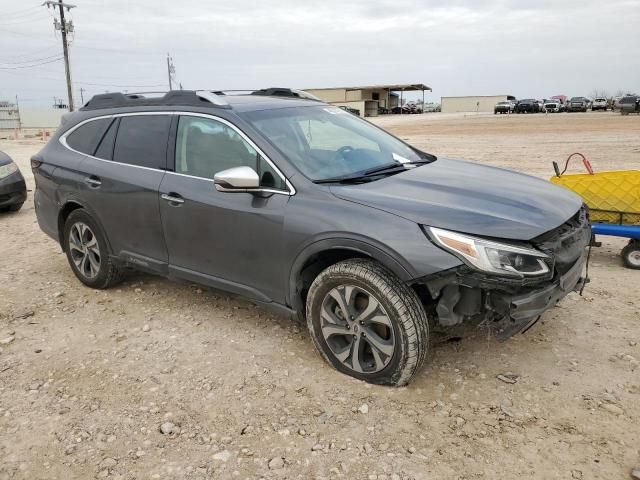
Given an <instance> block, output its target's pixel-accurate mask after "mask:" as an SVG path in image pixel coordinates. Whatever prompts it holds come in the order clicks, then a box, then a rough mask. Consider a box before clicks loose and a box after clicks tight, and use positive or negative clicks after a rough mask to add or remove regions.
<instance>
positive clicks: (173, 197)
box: [160, 192, 184, 205]
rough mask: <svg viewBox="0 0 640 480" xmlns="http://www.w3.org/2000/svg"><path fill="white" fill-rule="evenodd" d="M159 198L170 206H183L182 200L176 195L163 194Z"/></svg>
mask: <svg viewBox="0 0 640 480" xmlns="http://www.w3.org/2000/svg"><path fill="white" fill-rule="evenodd" d="M160 198H162V199H163V200H166V201H167V202H169V203H171V204H178V205H180V204H183V203H184V198H182V196H181V195H178V194H177V193H173V192H171V193H163V194H162V195H160Z"/></svg>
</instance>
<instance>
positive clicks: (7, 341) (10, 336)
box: [0, 335, 16, 345]
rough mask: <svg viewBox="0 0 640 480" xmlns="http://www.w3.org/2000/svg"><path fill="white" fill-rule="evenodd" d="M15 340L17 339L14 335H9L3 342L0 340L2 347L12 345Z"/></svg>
mask: <svg viewBox="0 0 640 480" xmlns="http://www.w3.org/2000/svg"><path fill="white" fill-rule="evenodd" d="M15 339H16V337H15V336H14V335H9V336H8V337H5V338H3V339H2V340H0V345H9V344H10V343H13V341H14V340H15Z"/></svg>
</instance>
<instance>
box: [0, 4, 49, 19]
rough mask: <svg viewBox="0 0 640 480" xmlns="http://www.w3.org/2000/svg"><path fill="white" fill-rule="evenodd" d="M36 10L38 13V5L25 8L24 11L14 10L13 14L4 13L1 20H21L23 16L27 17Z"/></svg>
mask: <svg viewBox="0 0 640 480" xmlns="http://www.w3.org/2000/svg"><path fill="white" fill-rule="evenodd" d="M36 10H38V11H40V5H34V6H32V7H29V8H25V9H24V10H16V11H14V12H6V13H4V14H3V16H2V18H4V19H5V20H15V19H17V18H22V17H25V16H29V15H31V14H32V13H35V12H36Z"/></svg>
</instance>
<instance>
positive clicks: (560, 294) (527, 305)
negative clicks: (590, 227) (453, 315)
mask: <svg viewBox="0 0 640 480" xmlns="http://www.w3.org/2000/svg"><path fill="white" fill-rule="evenodd" d="M585 264H586V255H582V257H581V258H580V259H579V260H578V261H577V262H576V263H575V265H574V266H573V267H572V268H571V269H570V270H569V271H568V272H567V273H565V274H564V275H562V276H560V277H559V278H558V279H557V280H556V281H555V282H553V283H552V284H551V285H547V286H545V287H542V288H539V289H534V290H532V291H530V292H527V293H524V294H521V295H517V294H516V295H509V294H503V293H496V294H494V295H493V296H494V297H497V298H496V299H497V300H498V302H499V303H501V304H503V305H506V304H508V305H509V307H508V309H509V314H508V318H503V322H500V323H501V324H500V325H499V329H498V331H497V332H496V337H497V338H498V339H499V340H506V339H508V338H510V337H512V336H513V335H515V334H516V333H519V332H522V331H526V330H528V328H530V327H531V326H532V325H533V324H534V323H536V322H537V321H538V319H539V318H540V315H542V314H543V313H544V312H545V311H546V310H548V309H550V308H551V307H553V306H554V305H555V304H556V303H558V302H559V301H560V300H561V299H562V298H564V297H565V296H566V295H567V294H568V293H570V292H574V291H578V290H580V289H581V288H582V285H583V283H584V282H585V278H584V277H583V276H582V271H583V269H584V266H585ZM494 301H495V299H494Z"/></svg>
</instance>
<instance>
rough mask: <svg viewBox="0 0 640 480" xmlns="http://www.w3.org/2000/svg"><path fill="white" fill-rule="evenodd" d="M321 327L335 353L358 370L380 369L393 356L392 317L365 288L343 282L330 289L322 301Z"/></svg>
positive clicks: (345, 363)
mask: <svg viewBox="0 0 640 480" xmlns="http://www.w3.org/2000/svg"><path fill="white" fill-rule="evenodd" d="M320 327H321V330H322V336H323V337H324V340H325V341H326V343H327V345H328V346H329V349H330V350H331V353H332V354H333V356H334V357H335V358H336V359H337V360H339V361H340V362H341V363H342V364H343V365H344V366H346V367H347V368H349V369H351V370H353V371H355V372H358V373H375V372H378V371H380V370H382V369H383V368H385V367H386V366H387V365H388V364H389V362H390V361H391V359H392V357H393V353H394V351H395V336H394V333H393V327H392V325H391V319H390V318H389V315H388V314H387V312H386V311H385V309H384V307H383V306H382V304H381V303H380V302H379V301H378V300H377V299H376V298H375V297H374V296H373V295H372V294H371V293H370V292H367V291H366V290H364V289H363V288H360V287H357V286H355V285H340V286H338V287H336V288H333V289H332V290H330V291H329V293H327V295H326V296H325V298H324V299H323V301H322V308H321V311H320Z"/></svg>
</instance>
